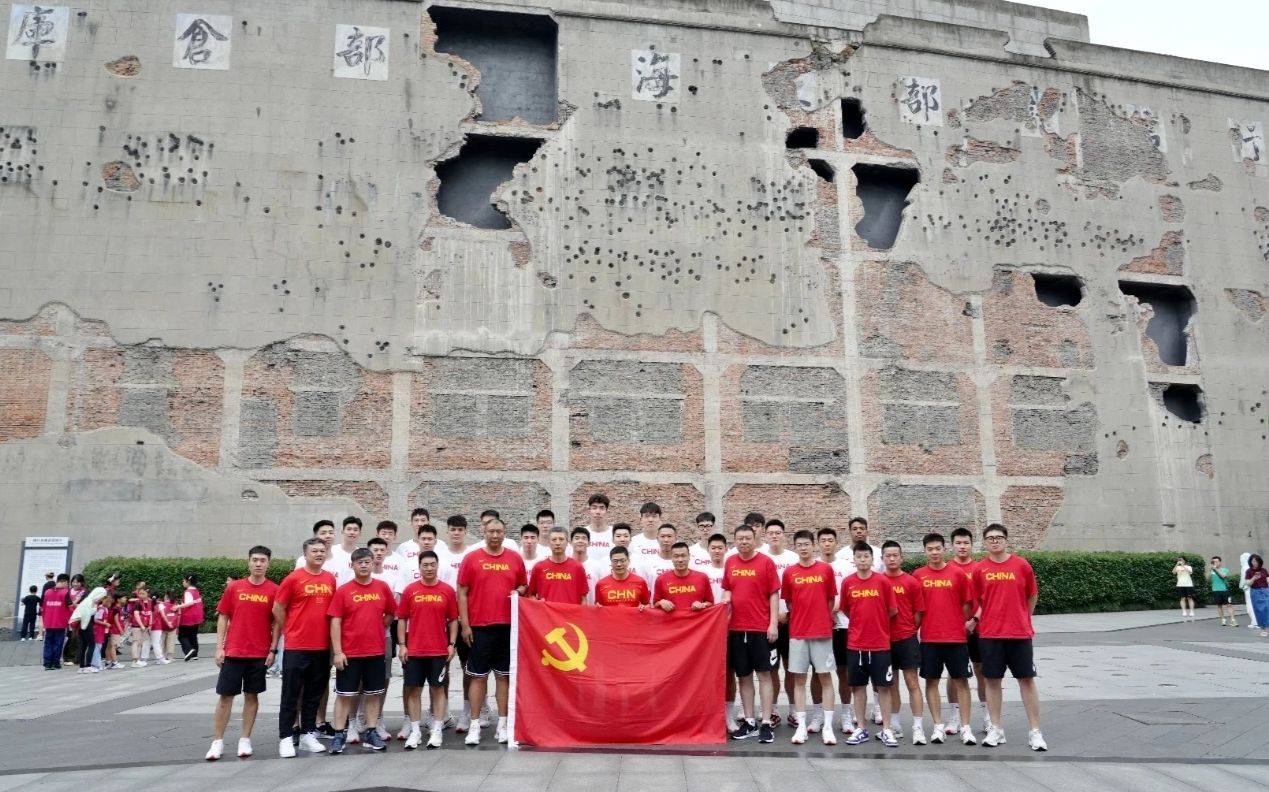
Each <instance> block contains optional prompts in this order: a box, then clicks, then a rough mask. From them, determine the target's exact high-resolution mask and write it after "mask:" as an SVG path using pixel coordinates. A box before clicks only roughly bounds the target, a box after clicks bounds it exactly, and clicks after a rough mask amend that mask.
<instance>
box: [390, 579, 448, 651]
mask: <svg viewBox="0 0 1269 792" xmlns="http://www.w3.org/2000/svg"><path fill="white" fill-rule="evenodd" d="M397 618H398V619H405V620H407V621H408V622H409V626H408V627H406V631H405V650H406V652H407V653H409V655H410V657H444V656H445V655H447V654H449V623H450V622H452V621H454V620H455V619H457V618H458V595H457V594H455V593H454V589H453V588H451V587H450V585H449V584H448V583H442V582H441V581H439V580H438V581H436V582H435V583H433V584H432V585H430V586H429V585H427V584H426V583H424V582H423V581H422V580H416V581H415V582H413V583H411V584H410V585H408V586H406V587H405V591H403V592H401V607H400V610H399V611H398V613H397Z"/></svg>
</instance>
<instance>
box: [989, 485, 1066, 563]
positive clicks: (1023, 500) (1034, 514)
mask: <svg viewBox="0 0 1269 792" xmlns="http://www.w3.org/2000/svg"><path fill="white" fill-rule="evenodd" d="M1062 497H1063V493H1062V489H1061V488H1060V487H1008V488H1006V489H1005V491H1004V494H1002V495H1001V496H1000V515H1001V519H1002V522H1003V523H1004V524H1005V526H1006V527H1007V528H1008V529H1009V546H1010V547H1012V548H1013V549H1015V550H1034V549H1036V548H1037V547H1039V546H1040V545H1041V544H1042V543H1043V542H1044V535H1045V533H1046V532H1047V531H1048V530H1049V525H1050V524H1052V522H1053V517H1054V516H1055V515H1056V514H1057V511H1058V509H1059V508H1061V506H1062Z"/></svg>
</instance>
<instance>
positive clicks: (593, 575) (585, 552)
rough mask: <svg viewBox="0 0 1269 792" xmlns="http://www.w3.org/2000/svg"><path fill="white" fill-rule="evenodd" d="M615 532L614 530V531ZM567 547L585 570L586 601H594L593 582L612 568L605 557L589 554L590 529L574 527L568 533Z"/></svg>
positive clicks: (600, 578) (604, 575)
mask: <svg viewBox="0 0 1269 792" xmlns="http://www.w3.org/2000/svg"><path fill="white" fill-rule="evenodd" d="M614 534H615V531H614ZM568 538H569V549H570V550H571V551H572V556H573V559H574V560H576V561H577V562H578V563H579V564H581V565H582V568H583V569H585V570H586V589H587V595H586V601H587V602H594V601H595V584H597V583H598V582H599V581H600V580H603V579H604V578H605V577H606V576H607V575H608V572H609V570H610V569H611V568H612V567H611V565H610V564H609V562H608V559H607V558H600V557H598V556H593V557H592V556H591V554H590V530H589V529H587V528H574V529H573V530H572V532H571V533H569V535H568Z"/></svg>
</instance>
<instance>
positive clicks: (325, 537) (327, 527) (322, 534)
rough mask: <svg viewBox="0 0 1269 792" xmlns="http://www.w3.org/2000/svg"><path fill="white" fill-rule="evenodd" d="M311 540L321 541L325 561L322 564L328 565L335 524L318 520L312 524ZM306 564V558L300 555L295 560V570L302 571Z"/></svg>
mask: <svg viewBox="0 0 1269 792" xmlns="http://www.w3.org/2000/svg"><path fill="white" fill-rule="evenodd" d="M313 538H314V539H321V540H322V541H323V542H324V543H325V544H326V560H325V561H323V562H322V563H323V564H330V563H331V548H332V547H333V546H334V544H335V523H333V522H331V521H330V520H318V521H317V522H315V523H313ZM307 563H308V559H307V557H306V556H305V555H304V553H300V555H299V557H297V558H296V559H295V568H296V569H303V568H304V565H305V564H307ZM327 571H328V572H330V573H331V574H332V575H333V574H335V573H334V571H333V570H327Z"/></svg>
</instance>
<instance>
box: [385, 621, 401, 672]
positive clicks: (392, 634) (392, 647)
mask: <svg viewBox="0 0 1269 792" xmlns="http://www.w3.org/2000/svg"><path fill="white" fill-rule="evenodd" d="M388 639H389V643H388V657H389V660H388V662H389V663H391V662H392V660H391V658H393V657H396V656H397V649H399V648H400V647H401V644H399V643H397V620H396V619H393V620H392V624H390V625H388Z"/></svg>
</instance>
